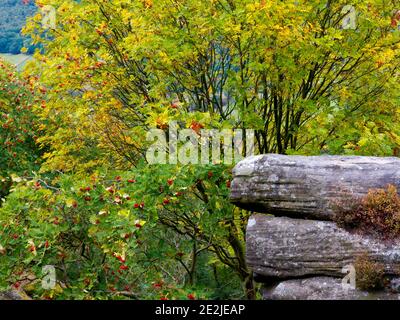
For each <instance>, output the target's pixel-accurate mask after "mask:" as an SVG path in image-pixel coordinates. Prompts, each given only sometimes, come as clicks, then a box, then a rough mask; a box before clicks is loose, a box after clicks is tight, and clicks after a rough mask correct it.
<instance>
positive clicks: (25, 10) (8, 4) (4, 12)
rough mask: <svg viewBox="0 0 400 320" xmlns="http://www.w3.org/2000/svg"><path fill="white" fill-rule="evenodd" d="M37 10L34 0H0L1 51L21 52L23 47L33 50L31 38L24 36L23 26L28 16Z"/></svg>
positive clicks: (29, 50) (30, 51) (29, 51)
mask: <svg viewBox="0 0 400 320" xmlns="http://www.w3.org/2000/svg"><path fill="white" fill-rule="evenodd" d="M35 11H36V7H35V5H34V1H33V0H25V1H24V0H1V1H0V53H12V54H19V53H20V50H21V48H22V47H24V46H26V47H27V48H28V53H32V52H33V47H31V46H29V40H28V39H27V38H24V37H22V35H21V33H20V32H21V28H22V26H23V25H24V24H25V20H26V18H27V17H28V16H31V15H33V14H34V12H35Z"/></svg>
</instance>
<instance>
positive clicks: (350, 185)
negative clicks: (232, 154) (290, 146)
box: [231, 154, 400, 220]
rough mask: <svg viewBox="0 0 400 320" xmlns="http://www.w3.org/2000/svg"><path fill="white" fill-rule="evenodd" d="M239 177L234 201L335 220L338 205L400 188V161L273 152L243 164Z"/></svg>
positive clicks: (236, 173)
mask: <svg viewBox="0 0 400 320" xmlns="http://www.w3.org/2000/svg"><path fill="white" fill-rule="evenodd" d="M233 176H234V178H233V181H232V186H231V201H232V202H233V203H234V204H236V205H237V206H239V207H241V208H244V209H248V210H251V211H254V212H267V213H271V214H274V215H281V216H291V217H298V218H314V219H319V220H332V216H333V209H334V206H335V203H338V202H340V201H342V200H345V199H348V198H349V197H361V196H363V195H365V194H367V193H368V190H370V189H376V188H385V187H386V186H387V185H388V184H392V185H395V186H397V187H400V159H399V158H381V157H356V156H310V157H306V156H285V155H276V154H267V155H261V156H253V157H249V158H246V159H244V160H243V161H241V162H239V163H238V164H237V166H236V167H235V168H234V170H233Z"/></svg>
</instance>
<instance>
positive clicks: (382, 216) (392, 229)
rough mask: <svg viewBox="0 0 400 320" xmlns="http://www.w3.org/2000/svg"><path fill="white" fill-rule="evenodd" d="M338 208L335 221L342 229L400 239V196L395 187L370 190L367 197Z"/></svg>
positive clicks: (349, 201) (389, 186)
mask: <svg viewBox="0 0 400 320" xmlns="http://www.w3.org/2000/svg"><path fill="white" fill-rule="evenodd" d="M336 207H337V208H336V210H335V211H336V212H335V218H334V219H335V221H336V222H337V224H338V225H339V226H341V227H344V228H347V229H355V230H359V231H360V232H362V233H366V234H372V235H376V236H379V237H381V238H384V239H393V238H397V237H400V196H399V194H398V193H397V189H396V187H395V186H393V185H388V187H387V188H386V189H373V190H370V191H369V192H368V194H367V195H366V196H365V197H363V198H360V199H352V200H348V201H346V202H345V203H342V204H339V205H337V206H336Z"/></svg>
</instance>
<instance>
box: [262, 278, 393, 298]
mask: <svg viewBox="0 0 400 320" xmlns="http://www.w3.org/2000/svg"><path fill="white" fill-rule="evenodd" d="M262 295H263V299H264V300H399V299H400V294H398V293H395V292H388V291H385V290H381V291H376V292H366V291H361V290H358V289H354V288H351V287H349V285H345V286H343V285H342V279H339V278H332V277H312V278H307V279H295V280H286V281H283V282H280V283H279V284H278V285H275V286H272V287H264V288H263V289H262Z"/></svg>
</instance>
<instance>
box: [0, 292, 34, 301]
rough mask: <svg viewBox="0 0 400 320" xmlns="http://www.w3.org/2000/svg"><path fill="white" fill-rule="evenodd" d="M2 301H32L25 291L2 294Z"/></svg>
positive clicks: (0, 294)
mask: <svg viewBox="0 0 400 320" xmlns="http://www.w3.org/2000/svg"><path fill="white" fill-rule="evenodd" d="M0 300H30V298H29V297H28V296H27V295H26V293H25V292H23V291H16V290H10V291H6V292H0Z"/></svg>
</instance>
